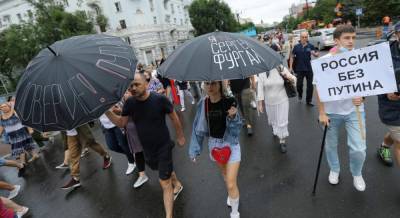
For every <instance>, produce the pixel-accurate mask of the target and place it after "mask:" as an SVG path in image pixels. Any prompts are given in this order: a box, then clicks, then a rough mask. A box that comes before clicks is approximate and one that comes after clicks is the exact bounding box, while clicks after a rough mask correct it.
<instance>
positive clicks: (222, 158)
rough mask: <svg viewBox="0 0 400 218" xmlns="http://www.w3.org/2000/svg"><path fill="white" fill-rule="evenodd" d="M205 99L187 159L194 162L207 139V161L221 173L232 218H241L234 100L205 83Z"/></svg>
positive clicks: (238, 127) (214, 84) (237, 120)
mask: <svg viewBox="0 0 400 218" xmlns="http://www.w3.org/2000/svg"><path fill="white" fill-rule="evenodd" d="M205 89H206V92H207V95H208V96H207V97H206V98H204V99H201V100H200V102H199V104H198V108H197V112H196V117H195V119H194V123H193V130H192V137H191V141H190V145H189V155H190V157H191V159H192V160H193V161H195V160H196V157H197V156H198V155H200V151H201V147H202V144H203V139H204V137H208V148H209V152H210V158H211V160H212V161H215V162H216V164H217V166H218V167H219V168H220V170H221V174H222V176H223V178H224V180H225V185H226V188H227V191H228V199H227V204H228V206H231V207H232V212H231V214H230V216H231V218H236V217H240V214H239V211H238V208H239V188H238V186H237V176H238V172H239V166H240V160H241V151H240V145H239V134H240V130H241V128H242V122H241V118H240V116H239V114H238V113H237V108H236V105H237V104H236V101H235V99H234V98H229V97H225V95H224V92H223V85H222V82H206V83H205Z"/></svg>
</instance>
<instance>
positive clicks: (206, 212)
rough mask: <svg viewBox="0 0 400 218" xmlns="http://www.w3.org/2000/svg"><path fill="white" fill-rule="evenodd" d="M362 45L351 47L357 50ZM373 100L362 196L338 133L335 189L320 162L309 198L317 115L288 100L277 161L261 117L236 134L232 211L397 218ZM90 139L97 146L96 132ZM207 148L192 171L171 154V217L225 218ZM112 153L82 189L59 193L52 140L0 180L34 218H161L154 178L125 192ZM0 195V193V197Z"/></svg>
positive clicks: (89, 167)
mask: <svg viewBox="0 0 400 218" xmlns="http://www.w3.org/2000/svg"><path fill="white" fill-rule="evenodd" d="M368 40H369V39H362V40H361V41H359V46H362V45H364V44H366V42H367V41H368ZM377 110H378V108H377V99H376V97H368V98H367V102H366V114H367V123H366V126H367V146H368V150H367V158H366V162H365V166H364V178H365V180H366V184H367V189H366V191H365V192H357V191H356V190H355V189H354V187H353V184H352V177H351V175H350V172H349V164H348V149H347V146H346V140H345V137H344V132H342V134H341V138H340V146H339V150H340V153H341V155H340V160H341V166H342V168H341V169H342V171H341V177H340V184H339V185H336V186H331V185H329V183H328V173H329V169H328V167H327V164H326V161H325V159H324V161H323V164H322V167H321V175H320V183H319V185H318V189H317V195H316V196H315V197H313V196H311V190H312V183H313V179H314V174H315V169H316V166H317V159H318V154H319V148H320V144H321V138H322V133H323V132H322V129H321V127H320V126H319V125H318V124H317V108H316V107H314V108H309V107H307V106H306V105H305V103H304V102H302V103H300V102H298V101H297V99H291V101H290V117H289V122H290V124H289V132H290V136H289V139H288V153H287V154H281V153H280V151H279V146H278V142H277V141H276V140H274V138H273V136H272V129H271V128H270V127H269V126H267V119H266V116H265V115H261V116H260V117H257V119H256V125H255V135H254V136H253V137H251V138H249V137H247V136H245V135H244V131H243V132H242V134H243V135H242V137H241V145H242V162H241V168H240V173H239V189H240V193H241V195H240V212H241V217H243V218H247V217H249V218H257V217H260V218H264V217H271V218H272V217H274V218H275V217H278V218H286V217H288V218H289V217H290V218H292V217H295V218H298V217H301V218H303V217H304V218H314V217H315V218H320V217H325V218H328V217H329V218H336V217H337V218H343V217H352V218H368V217H371V218H377V217H385V218H389V217H393V218H395V217H400V211H399V210H398V208H399V206H398V205H399V201H400V195H399V193H400V188H399V185H396V184H397V183H398V182H399V181H400V176H399V169H398V167H397V166H396V167H392V168H390V167H386V166H383V165H382V163H381V162H379V160H378V159H377V156H376V149H377V146H378V145H379V144H380V143H381V141H382V137H383V135H384V133H385V131H386V130H385V128H384V126H383V125H382V124H381V122H380V120H379V118H378V111H377ZM194 113H195V109H194V108H188V109H187V111H186V112H184V113H183V114H182V116H181V118H182V120H183V123H184V128H185V134H186V137H187V139H189V137H190V132H191V122H192V120H193V116H194ZM94 132H95V135H96V137H97V138H98V140H99V141H100V142H102V143H103V144H104V137H103V136H102V135H101V132H100V130H99V129H96V130H95V131H94ZM206 151H207V149H206V150H205V151H203V154H202V156H201V157H200V159H199V160H198V162H197V163H196V164H193V163H191V162H190V161H189V158H188V155H187V147H185V148H178V147H176V148H175V150H174V163H175V169H176V172H177V175H178V177H179V178H180V180H181V181H182V183H183V185H184V190H183V192H182V193H181V195H180V196H179V198H178V199H177V201H176V202H175V217H182V218H203V217H207V218H208V217H211V218H214V217H228V216H229V209H228V208H227V207H226V204H225V202H226V197H227V194H226V191H225V187H224V183H223V179H222V177H221V176H220V174H219V173H218V170H217V168H216V166H215V165H214V164H213V163H212V162H211V161H210V160H209V157H208V154H207V152H206ZM112 154H113V160H114V163H113V165H112V167H111V169H109V170H105V171H104V170H102V169H101V166H102V159H101V158H100V157H99V156H97V155H96V154H95V153H94V152H93V151H92V152H91V153H90V155H89V156H88V157H87V158H84V159H83V160H82V162H81V174H82V176H81V182H82V185H83V187H81V188H79V189H77V190H74V191H70V192H65V191H63V190H61V189H60V187H61V186H62V185H63V184H64V183H65V182H66V181H67V180H68V179H69V175H68V172H67V171H66V172H63V171H59V170H56V169H55V166H56V165H58V164H59V163H61V161H62V159H63V151H62V145H61V144H60V143H59V141H56V143H55V144H54V145H49V146H47V147H46V148H45V149H44V150H43V151H42V158H41V159H40V160H38V161H37V162H35V163H34V164H33V165H31V166H30V167H29V169H28V171H27V175H26V177H25V178H18V177H17V176H16V171H15V170H14V169H9V168H4V167H3V168H1V169H0V179H1V180H5V181H8V182H11V183H14V184H21V185H22V186H23V191H22V192H21V194H20V195H19V196H18V197H17V198H15V201H16V202H19V203H21V204H23V205H27V206H29V207H30V208H31V213H30V214H31V215H30V217H35V218H36V217H37V218H47V217H49V218H64V217H65V218H70V217H74V218H75V217H79V218H81V217H82V218H83V217H91V218H103V217H104V218H114V217H115V218H122V217H125V218H128V217H129V218H131V217H135V218H136V217H138V218H139V217H140V218H141V217H151V218H153V217H163V215H164V212H163V204H162V191H161V188H160V186H159V184H158V177H157V175H158V174H157V173H156V172H152V171H150V170H147V173H148V175H149V177H150V181H149V182H148V183H147V184H145V185H144V186H143V187H141V188H139V189H137V190H135V189H133V188H132V185H133V182H134V180H135V179H136V178H137V173H134V175H131V176H126V175H125V174H124V173H125V170H126V167H127V161H126V160H125V158H124V156H122V155H119V154H115V153H112ZM3 193H4V192H3Z"/></svg>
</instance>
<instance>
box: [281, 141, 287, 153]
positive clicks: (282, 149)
mask: <svg viewBox="0 0 400 218" xmlns="http://www.w3.org/2000/svg"><path fill="white" fill-rule="evenodd" d="M279 145H280V147H281V153H283V154H284V153H286V152H287V146H286V144H285V143H280V144H279Z"/></svg>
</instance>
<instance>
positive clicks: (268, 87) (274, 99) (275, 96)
mask: <svg viewBox="0 0 400 218" xmlns="http://www.w3.org/2000/svg"><path fill="white" fill-rule="evenodd" d="M278 68H279V70H278V69H277V68H275V69H272V70H271V71H269V73H262V74H259V76H258V79H257V81H258V83H257V101H258V110H259V112H260V113H263V111H264V109H263V108H264V106H265V111H266V112H267V116H268V124H269V125H271V126H272V130H273V135H274V136H275V137H278V138H279V145H280V150H281V152H282V153H286V151H287V145H286V138H287V137H288V136H289V131H288V125H289V98H288V96H287V94H286V89H285V86H284V79H283V78H285V79H288V80H289V81H290V82H292V83H293V84H294V85H296V77H295V76H293V75H292V74H291V73H290V72H289V71H288V69H287V68H283V67H282V66H279V67H278ZM280 71H281V72H280ZM263 101H264V103H263Z"/></svg>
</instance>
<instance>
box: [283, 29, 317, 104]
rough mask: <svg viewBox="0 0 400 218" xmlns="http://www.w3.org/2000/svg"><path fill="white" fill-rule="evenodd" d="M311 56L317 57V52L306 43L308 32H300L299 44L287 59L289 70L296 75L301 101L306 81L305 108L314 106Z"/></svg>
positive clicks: (312, 46)
mask: <svg viewBox="0 0 400 218" xmlns="http://www.w3.org/2000/svg"><path fill="white" fill-rule="evenodd" d="M311 55H312V56H314V57H318V56H319V52H318V51H317V50H316V48H315V47H314V45H312V44H310V43H309V42H308V32H302V33H301V34H300V42H299V43H298V44H297V45H295V46H294V47H293V50H292V53H291V55H290V59H289V70H290V71H293V70H294V72H295V73H296V75H297V93H298V98H299V100H300V101H301V99H302V97H303V80H304V78H306V80H307V96H306V103H307V106H310V107H312V106H314V105H313V104H312V103H311V101H312V96H313V84H312V81H313V72H312V68H311Z"/></svg>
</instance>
